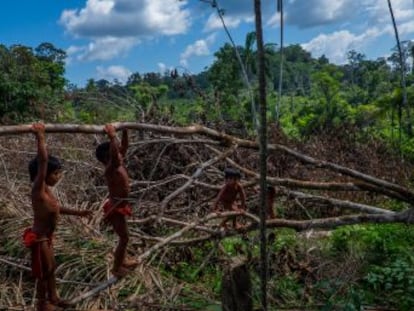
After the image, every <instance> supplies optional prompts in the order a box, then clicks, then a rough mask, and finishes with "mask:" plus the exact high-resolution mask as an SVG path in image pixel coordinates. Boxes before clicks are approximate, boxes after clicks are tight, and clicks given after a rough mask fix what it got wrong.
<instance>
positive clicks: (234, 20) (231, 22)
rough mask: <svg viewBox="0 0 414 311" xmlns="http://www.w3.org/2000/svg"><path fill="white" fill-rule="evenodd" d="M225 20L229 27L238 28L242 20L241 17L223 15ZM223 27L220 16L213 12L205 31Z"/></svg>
mask: <svg viewBox="0 0 414 311" xmlns="http://www.w3.org/2000/svg"><path fill="white" fill-rule="evenodd" d="M223 20H224V23H225V24H226V27H227V28H237V27H238V26H239V25H240V23H241V22H242V19H241V18H240V17H232V16H223ZM222 28H223V23H222V22H221V20H220V17H218V16H217V14H211V15H210V16H209V18H208V19H207V22H206V24H205V26H204V31H213V30H217V29H222Z"/></svg>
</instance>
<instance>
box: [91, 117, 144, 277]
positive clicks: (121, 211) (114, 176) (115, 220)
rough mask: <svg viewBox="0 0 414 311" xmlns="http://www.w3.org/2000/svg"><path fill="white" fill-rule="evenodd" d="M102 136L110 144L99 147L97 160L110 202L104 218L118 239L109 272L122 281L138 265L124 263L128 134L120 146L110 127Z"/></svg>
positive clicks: (125, 133)
mask: <svg viewBox="0 0 414 311" xmlns="http://www.w3.org/2000/svg"><path fill="white" fill-rule="evenodd" d="M105 132H106V133H107V135H108V138H109V142H104V143H102V144H100V145H98V147H97V148H96V158H97V159H98V160H99V161H100V162H101V163H102V164H104V165H105V180H106V183H107V186H108V191H109V198H108V199H107V200H106V202H105V203H104V206H103V209H104V214H105V215H104V217H105V220H106V221H107V222H109V223H110V224H111V225H112V227H113V229H114V231H115V233H116V234H117V235H118V237H119V241H118V245H117V247H116V249H115V253H114V263H113V266H112V270H111V271H112V274H113V275H114V276H116V277H123V276H125V274H127V273H128V272H129V270H128V269H129V268H134V267H136V266H137V264H138V263H137V262H136V261H134V260H127V259H126V252H127V246H128V241H129V233H128V224H127V221H126V216H131V215H132V209H131V205H130V204H129V202H128V200H127V199H128V195H129V191H130V186H129V177H128V172H127V169H126V167H125V166H124V157H125V154H126V152H127V149H128V131H127V130H126V129H124V130H123V131H122V141H121V145H119V142H118V139H117V138H116V130H115V128H114V126H113V125H112V124H107V125H105Z"/></svg>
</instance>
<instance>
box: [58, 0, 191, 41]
mask: <svg viewBox="0 0 414 311" xmlns="http://www.w3.org/2000/svg"><path fill="white" fill-rule="evenodd" d="M186 4H187V1H177V0H140V1H137V0H88V1H87V2H86V6H85V7H84V8H83V9H80V10H65V11H64V12H63V13H62V14H61V17H60V22H61V24H62V25H63V26H64V27H65V29H66V31H67V32H69V33H71V34H72V35H74V36H77V37H85V38H99V37H102V36H103V37H107V36H112V37H131V36H138V37H152V36H159V35H176V34H182V33H185V32H186V31H187V29H188V27H189V26H190V11H189V10H188V9H186Z"/></svg>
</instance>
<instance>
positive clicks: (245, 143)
mask: <svg viewBox="0 0 414 311" xmlns="http://www.w3.org/2000/svg"><path fill="white" fill-rule="evenodd" d="M113 125H114V126H115V128H116V129H117V130H121V129H124V128H127V129H133V130H141V131H143V130H145V131H153V132H159V133H169V134H181V135H192V134H201V135H206V136H208V137H210V138H213V139H218V140H221V141H222V142H224V143H226V144H228V145H231V144H237V145H239V146H240V147H245V148H252V149H256V150H258V149H259V144H258V143H257V142H253V141H249V140H245V139H240V138H237V137H235V136H232V135H228V134H226V133H223V132H219V131H216V130H213V129H210V128H208V127H205V126H202V125H197V124H196V125H191V126H187V127H173V126H164V125H156V124H148V123H135V122H116V123H113ZM45 130H46V132H49V133H84V134H99V133H104V126H103V125H79V124H46V125H45ZM30 132H31V125H30V124H25V125H9V126H2V127H0V136H1V135H11V134H23V133H30ZM267 148H268V150H269V151H282V152H284V153H286V154H289V155H291V156H293V157H295V158H296V159H298V160H299V161H301V162H303V163H308V164H311V165H313V166H314V167H318V168H325V169H329V170H331V171H334V172H337V173H340V174H343V175H346V176H350V177H353V178H356V179H358V180H362V181H364V182H366V183H368V184H372V185H375V186H377V187H379V188H382V189H385V190H388V191H392V192H396V193H398V194H400V195H401V196H403V197H405V198H406V199H407V200H408V201H409V202H414V192H412V191H410V190H409V189H407V188H405V187H401V186H399V185H396V184H394V183H391V182H388V181H385V180H381V179H379V178H376V177H373V176H370V175H367V174H364V173H361V172H358V171H356V170H353V169H350V168H347V167H344V166H341V165H338V164H335V163H331V162H328V161H321V160H317V159H315V158H313V157H310V156H308V155H305V154H303V153H300V152H298V151H296V150H293V149H291V148H289V147H287V146H284V145H280V144H269V145H268V146H267Z"/></svg>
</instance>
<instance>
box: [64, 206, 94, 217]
mask: <svg viewBox="0 0 414 311" xmlns="http://www.w3.org/2000/svg"><path fill="white" fill-rule="evenodd" d="M59 212H60V214H64V215H73V216H79V217H90V216H92V211H89V210H76V209H70V208H64V207H61V208H60V210H59Z"/></svg>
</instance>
